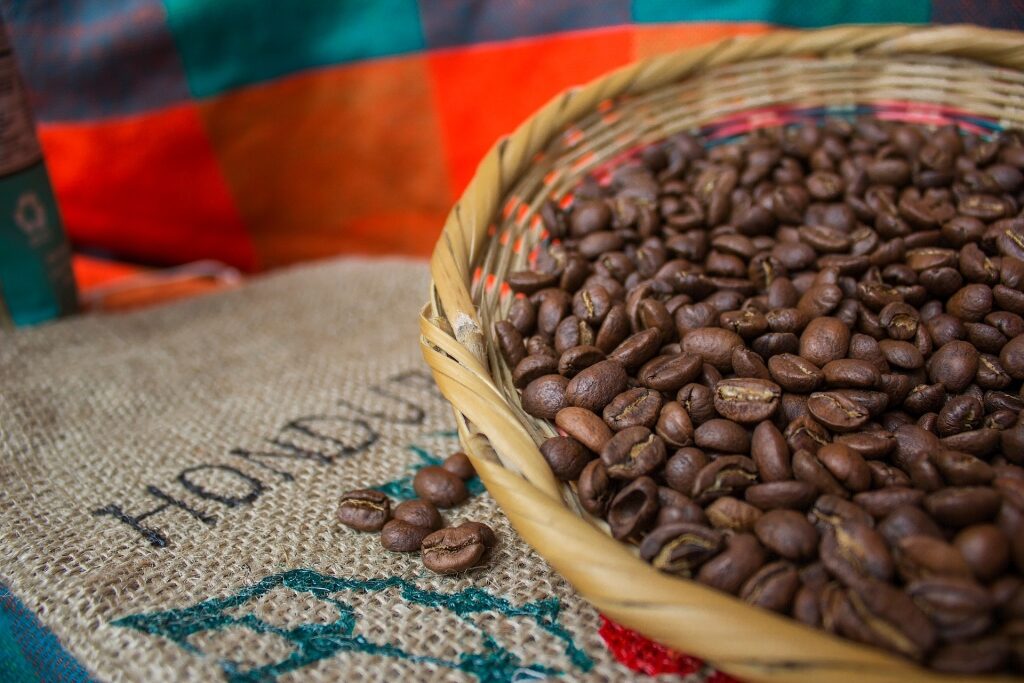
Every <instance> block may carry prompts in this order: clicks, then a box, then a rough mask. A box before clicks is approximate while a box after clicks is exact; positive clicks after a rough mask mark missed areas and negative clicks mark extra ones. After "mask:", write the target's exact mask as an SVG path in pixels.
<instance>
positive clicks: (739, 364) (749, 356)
mask: <svg viewBox="0 0 1024 683" xmlns="http://www.w3.org/2000/svg"><path fill="white" fill-rule="evenodd" d="M732 370H733V372H735V373H736V376H737V377H749V378H752V379H762V380H769V379H771V373H770V372H769V371H768V366H767V365H765V363H764V361H763V360H762V359H761V356H760V355H758V354H757V353H755V352H754V351H751V350H750V349H747V348H740V347H738V346H737V347H736V348H734V349H733V350H732Z"/></svg>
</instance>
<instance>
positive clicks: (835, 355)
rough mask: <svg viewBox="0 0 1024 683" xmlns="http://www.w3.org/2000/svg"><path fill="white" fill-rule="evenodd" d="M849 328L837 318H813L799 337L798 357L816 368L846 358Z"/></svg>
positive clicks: (848, 347)
mask: <svg viewBox="0 0 1024 683" xmlns="http://www.w3.org/2000/svg"><path fill="white" fill-rule="evenodd" d="M849 349H850V328H849V327H847V326H846V325H844V324H843V323H842V321H840V320H839V319H837V318H828V317H824V318H815V319H813V320H811V322H809V323H808V324H807V327H806V328H804V332H803V334H802V335H800V355H801V356H802V357H804V358H806V359H807V360H809V361H810V362H812V363H814V364H815V365H816V366H818V367H822V366H824V365H825V364H826V363H828V362H829V361H833V360H838V359H840V358H843V357H845V356H846V354H847V352H848V351H849Z"/></svg>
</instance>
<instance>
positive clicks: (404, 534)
mask: <svg viewBox="0 0 1024 683" xmlns="http://www.w3.org/2000/svg"><path fill="white" fill-rule="evenodd" d="M431 533H433V529H431V528H430V527H426V526H418V525H416V524H410V523H409V522H406V521H403V520H401V519H392V520H391V521H389V522H388V523H387V524H385V525H384V527H383V528H382V529H381V530H380V544H381V545H382V546H384V549H385V550H390V551H391V552H395V553H415V552H419V550H420V546H421V545H422V544H423V539H425V538H426V537H427V536H429V535H430V534H431Z"/></svg>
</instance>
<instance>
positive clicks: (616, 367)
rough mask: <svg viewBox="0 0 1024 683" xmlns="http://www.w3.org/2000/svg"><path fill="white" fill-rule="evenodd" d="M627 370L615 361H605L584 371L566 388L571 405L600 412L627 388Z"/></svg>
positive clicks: (566, 396) (566, 395) (566, 394)
mask: <svg viewBox="0 0 1024 683" xmlns="http://www.w3.org/2000/svg"><path fill="white" fill-rule="evenodd" d="M626 382H627V377H626V370H625V368H624V367H623V366H622V365H621V364H620V363H618V362H616V361H614V360H605V361H601V362H599V363H595V364H594V365H591V366H590V367H588V368H587V369H586V370H583V371H582V372H580V373H579V374H577V375H576V376H575V377H573V378H572V380H570V381H569V383H568V385H566V387H565V398H566V400H567V401H568V402H569V404H570V405H573V406H576V407H578V408H585V409H587V410H590V411H593V412H598V411H601V410H603V409H604V407H605V406H606V405H608V404H609V403H611V401H612V399H613V398H615V397H616V396H617V395H619V394H621V393H622V392H623V391H624V390H625V388H626Z"/></svg>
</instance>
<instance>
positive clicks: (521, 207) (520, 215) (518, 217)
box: [516, 204, 530, 223]
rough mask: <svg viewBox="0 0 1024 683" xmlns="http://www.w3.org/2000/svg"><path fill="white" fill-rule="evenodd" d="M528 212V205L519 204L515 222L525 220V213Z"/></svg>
mask: <svg viewBox="0 0 1024 683" xmlns="http://www.w3.org/2000/svg"><path fill="white" fill-rule="evenodd" d="M529 212H530V207H529V206H527V205H526V204H520V205H519V211H518V212H516V223H522V222H523V221H525V220H526V214H528V213H529Z"/></svg>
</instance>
